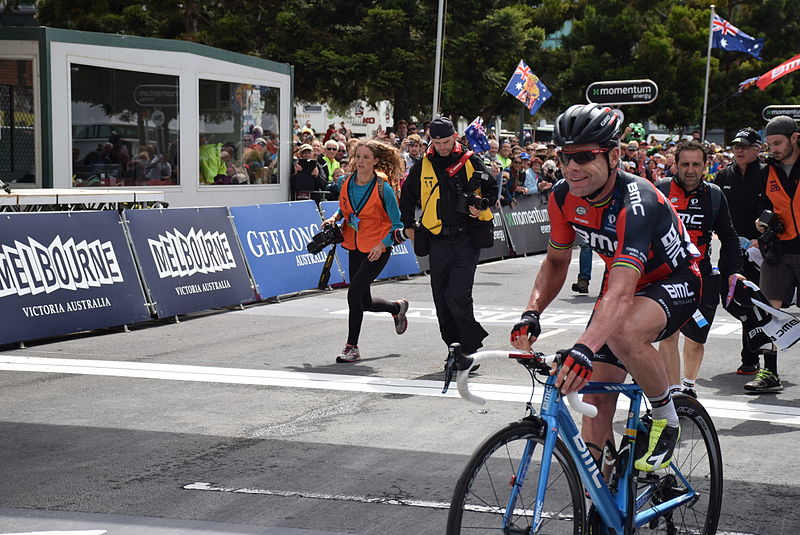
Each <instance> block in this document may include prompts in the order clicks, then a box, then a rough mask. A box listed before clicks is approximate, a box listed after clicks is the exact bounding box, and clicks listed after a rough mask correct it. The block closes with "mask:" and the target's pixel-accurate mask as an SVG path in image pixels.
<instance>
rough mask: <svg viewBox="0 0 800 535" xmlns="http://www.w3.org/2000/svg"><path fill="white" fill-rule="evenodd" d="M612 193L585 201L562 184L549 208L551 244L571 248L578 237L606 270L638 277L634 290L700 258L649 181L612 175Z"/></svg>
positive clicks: (672, 211)
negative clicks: (622, 270)
mask: <svg viewBox="0 0 800 535" xmlns="http://www.w3.org/2000/svg"><path fill="white" fill-rule="evenodd" d="M614 180H615V184H614V188H613V189H612V190H611V193H610V194H609V195H608V196H607V197H606V198H605V199H602V200H600V201H597V202H589V201H587V200H586V199H583V198H581V197H576V196H575V195H572V194H570V193H569V186H568V185H567V183H566V182H565V181H561V182H559V183H558V184H556V185H555V186H553V191H552V193H551V196H550V202H549V204H548V207H547V209H548V213H549V215H550V243H549V245H550V246H551V247H554V248H556V249H566V248H569V247H572V245H573V243H574V242H575V238H576V235H577V236H580V237H581V238H582V239H583V240H584V241H585V242H586V243H587V244H589V245H590V246H591V248H592V249H593V250H595V251H597V253H598V254H599V255H600V257H601V258H602V259H603V261H604V262H605V264H606V270H607V271H608V270H610V269H611V268H613V267H617V266H624V267H629V268H632V269H635V270H636V271H638V272H639V274H640V278H639V283H638V284H637V287H636V289H637V290H639V289H641V288H643V287H644V286H646V285H648V284H649V283H651V282H653V281H657V280H660V279H663V278H665V277H667V276H668V275H669V274H671V273H672V272H673V271H677V270H680V269H683V268H685V267H687V266H690V265H692V264H693V263H694V261H695V260H694V259H695V257H696V256H699V253H698V251H697V248H696V247H695V246H694V245H693V244H692V242H691V239H690V237H689V234H688V233H687V232H686V229H685V227H684V226H683V224H682V223H681V221H680V219H679V217H678V214H677V213H676V212H675V210H674V209H673V208H672V206H671V205H670V204H669V203H668V202H667V200H666V198H664V196H663V195H662V194H661V193H660V192H659V191H658V190H657V189H656V187H655V186H654V185H653V184H651V183H650V182H649V181H647V180H645V179H643V178H640V177H637V176H635V175H632V174H630V173H626V172H624V171H619V170H617V174H616V178H615V179H614Z"/></svg>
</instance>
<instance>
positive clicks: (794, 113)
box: [761, 104, 800, 121]
mask: <svg viewBox="0 0 800 535" xmlns="http://www.w3.org/2000/svg"><path fill="white" fill-rule="evenodd" d="M778 115H788V116H789V117H791V118H792V119H794V120H795V121H800V106H797V105H792V104H787V105H786V106H767V107H766V108H764V109H763V110H762V111H761V117H763V118H764V120H765V121H769V120H770V119H772V118H773V117H777V116H778Z"/></svg>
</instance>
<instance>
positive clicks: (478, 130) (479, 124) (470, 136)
mask: <svg viewBox="0 0 800 535" xmlns="http://www.w3.org/2000/svg"><path fill="white" fill-rule="evenodd" d="M464 135H465V136H467V141H469V146H470V148H472V150H474V151H475V152H478V153H480V152H486V151H487V150H489V138H488V137H486V130H485V129H484V128H483V119H482V118H480V117H475V120H474V121H472V122H471V123H469V126H468V127H467V129H466V130H464Z"/></svg>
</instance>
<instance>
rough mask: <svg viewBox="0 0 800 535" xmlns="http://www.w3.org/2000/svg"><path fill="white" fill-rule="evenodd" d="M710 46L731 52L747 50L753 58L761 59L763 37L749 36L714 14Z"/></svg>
mask: <svg viewBox="0 0 800 535" xmlns="http://www.w3.org/2000/svg"><path fill="white" fill-rule="evenodd" d="M711 47H712V48H721V49H723V50H729V51H731V52H747V53H748V54H750V55H751V56H753V57H754V58H756V59H761V49H762V48H764V39H756V38H754V37H750V36H749V35H747V34H746V33H744V32H743V31H742V30H740V29H739V28H737V27H736V26H734V25H733V24H731V23H730V22H728V21H727V20H725V19H723V18H722V17H720V16H719V15H716V14H715V15H714V18H713V19H712V20H711Z"/></svg>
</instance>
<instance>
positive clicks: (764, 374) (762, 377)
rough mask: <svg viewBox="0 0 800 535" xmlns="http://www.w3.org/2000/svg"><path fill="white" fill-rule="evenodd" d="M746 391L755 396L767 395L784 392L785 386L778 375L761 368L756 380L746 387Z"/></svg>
mask: <svg viewBox="0 0 800 535" xmlns="http://www.w3.org/2000/svg"><path fill="white" fill-rule="evenodd" d="M744 389H745V390H747V391H748V392H752V393H753V394H765V393H768V392H780V391H781V390H783V385H782V384H781V378H780V377H778V374H777V373H775V372H773V371H770V370H768V369H766V368H761V369H760V370H758V373H756V378H755V379H754V380H752V381H750V382H749V383H747V384H746V385H744Z"/></svg>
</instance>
